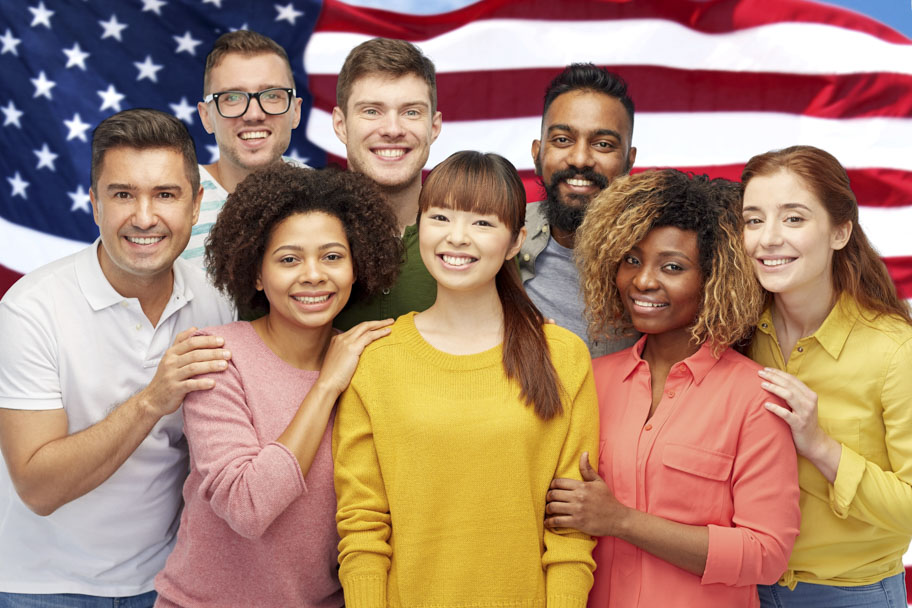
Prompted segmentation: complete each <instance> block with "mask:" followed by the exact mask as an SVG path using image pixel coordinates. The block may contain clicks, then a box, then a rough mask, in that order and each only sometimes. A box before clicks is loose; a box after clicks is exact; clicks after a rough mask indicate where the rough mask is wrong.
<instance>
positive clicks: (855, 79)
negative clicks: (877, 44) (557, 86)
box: [310, 65, 912, 122]
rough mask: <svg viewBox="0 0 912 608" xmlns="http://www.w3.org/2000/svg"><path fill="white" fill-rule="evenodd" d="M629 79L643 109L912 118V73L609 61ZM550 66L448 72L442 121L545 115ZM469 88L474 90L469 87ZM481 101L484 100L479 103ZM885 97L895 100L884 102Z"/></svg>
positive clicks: (318, 91)
mask: <svg viewBox="0 0 912 608" xmlns="http://www.w3.org/2000/svg"><path fill="white" fill-rule="evenodd" d="M604 67H606V68H608V69H609V70H612V71H615V72H617V73H618V74H620V75H621V76H622V77H623V78H624V79H625V80H626V81H627V84H628V86H629V90H630V92H631V96H632V97H633V99H634V100H635V102H636V110H637V112H713V111H721V112H754V111H763V112H784V113H790V114H804V115H807V116H815V117H817V118H872V117H887V118H912V96H910V95H908V91H910V90H912V75H909V74H894V73H864V74H847V75H835V74H818V75H803V74H783V73H758V72H730V71H713V70H696V69H694V70H682V69H677V68H666V67H662V66H650V65H636V66H618V65H605V66H604ZM554 75H555V70H554V69H551V68H538V69H524V70H491V71H484V72H456V73H442V74H439V75H438V76H437V94H438V98H437V107H438V109H440V110H441V111H442V112H443V114H444V119H445V120H446V121H447V122H449V121H453V120H457V121H458V120H479V119H482V120H486V119H495V118H511V117H514V116H540V115H541V111H542V94H543V93H542V92H543V91H544V90H545V89H546V88H547V86H548V84H549V83H550V82H551V79H552V78H554ZM336 81H337V77H336V75H335V74H317V75H313V76H311V78H310V91H311V94H312V95H313V97H314V105H315V106H316V107H318V108H320V109H321V110H325V111H327V112H329V111H331V110H332V108H333V106H335V104H336ZM467 91H471V92H472V94H471V95H467V94H466V92H467ZM479 98H480V99H482V100H483V103H478V100H479ZM885 100H890V101H889V102H885Z"/></svg>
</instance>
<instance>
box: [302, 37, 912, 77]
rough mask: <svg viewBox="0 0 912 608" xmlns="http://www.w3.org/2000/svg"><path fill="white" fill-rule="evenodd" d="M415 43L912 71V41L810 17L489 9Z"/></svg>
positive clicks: (494, 56) (449, 60) (614, 60)
mask: <svg viewBox="0 0 912 608" xmlns="http://www.w3.org/2000/svg"><path fill="white" fill-rule="evenodd" d="M370 38H371V37H370V36H365V35H362V34H350V33H340V32H316V33H314V34H313V36H311V38H310V41H309V42H308V44H307V49H306V50H305V53H304V67H305V69H306V71H307V73H309V74H338V73H339V70H340V69H341V67H342V63H343V62H344V61H345V57H346V55H348V52H349V51H350V50H351V49H352V48H354V47H355V46H356V45H358V44H360V43H361V42H364V41H365V40H368V39H370ZM418 46H419V47H421V49H422V51H423V52H424V53H426V54H427V56H428V57H430V58H431V59H432V60H433V61H434V63H435V65H436V66H437V71H438V72H440V73H446V72H469V71H480V70H514V69H532V68H542V67H554V68H562V67H564V66H565V65H567V64H569V63H572V62H575V61H591V62H593V63H596V64H601V65H658V66H663V67H673V68H680V69H686V70H724V71H734V72H783V73H794V74H853V73H859V72H861V73H865V72H896V73H899V74H912V45H909V44H895V43H890V42H884V41H883V40H881V39H879V38H876V37H874V36H871V35H869V34H864V33H861V32H857V31H854V30H849V29H845V28H841V27H837V26H832V25H823V24H816V23H777V24H773V25H764V26H759V27H754V28H750V29H747V30H741V31H737V32H729V33H725V34H704V33H701V32H697V31H695V30H691V29H689V28H687V27H685V26H683V25H680V24H678V23H676V22H673V21H667V20H662V19H618V20H609V21H545V20H531V19H528V20H520V19H487V20H479V21H473V22H471V23H468V24H466V25H464V26H462V27H460V28H458V29H455V30H452V31H449V32H447V33H445V34H442V35H440V36H437V37H436V38H432V39H430V40H427V41H424V42H421V43H419V44H418ZM536 94H538V93H537V92H536Z"/></svg>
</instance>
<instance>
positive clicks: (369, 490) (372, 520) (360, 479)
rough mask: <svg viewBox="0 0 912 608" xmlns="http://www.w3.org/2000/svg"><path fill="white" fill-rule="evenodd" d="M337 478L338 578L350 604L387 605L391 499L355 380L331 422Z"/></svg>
mask: <svg viewBox="0 0 912 608" xmlns="http://www.w3.org/2000/svg"><path fill="white" fill-rule="evenodd" d="M333 462H334V464H335V474H334V481H335V486H336V499H337V502H338V512H337V513H336V522H337V524H338V529H339V537H340V539H341V540H340V541H339V580H340V581H341V582H342V588H343V589H344V590H345V605H346V606H349V607H350V608H362V607H366V608H376V607H383V606H386V580H387V574H388V572H389V567H390V559H391V557H392V554H393V550H392V547H390V545H389V537H390V532H391V525H390V512H389V501H388V500H387V496H386V488H385V487H384V484H383V477H382V473H381V471H380V462H379V459H378V457H377V451H376V448H375V446H374V435H373V428H372V425H371V417H370V414H368V412H367V410H366V409H365V404H364V402H363V400H362V398H361V396H360V395H359V394H358V390H357V387H356V386H354V385H353V386H351V387H349V389H348V390H347V391H345V392H344V393H343V394H342V397H341V399H340V400H339V406H338V409H337V411H336V421H335V426H334V427H333Z"/></svg>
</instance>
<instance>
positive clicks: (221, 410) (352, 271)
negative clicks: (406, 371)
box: [155, 163, 400, 608]
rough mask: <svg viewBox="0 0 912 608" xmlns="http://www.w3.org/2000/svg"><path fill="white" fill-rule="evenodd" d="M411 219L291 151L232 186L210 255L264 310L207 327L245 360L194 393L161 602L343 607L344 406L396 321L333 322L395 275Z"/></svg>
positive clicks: (365, 187) (353, 179) (239, 300)
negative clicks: (337, 414)
mask: <svg viewBox="0 0 912 608" xmlns="http://www.w3.org/2000/svg"><path fill="white" fill-rule="evenodd" d="M396 226H397V224H396V218H395V216H394V215H393V214H392V211H391V210H390V209H389V206H388V205H387V204H386V201H385V200H384V198H383V196H382V195H381V194H380V193H379V191H378V190H377V189H376V186H374V184H373V183H372V182H371V181H370V180H368V179H367V178H365V177H363V176H360V175H355V174H352V173H347V172H346V173H342V172H339V171H332V170H324V171H315V170H311V169H303V168H295V167H291V166H289V165H286V164H285V163H277V164H276V165H273V166H271V167H269V168H268V169H264V170H262V171H259V172H257V173H254V174H252V175H251V176H250V177H248V178H247V179H245V180H244V181H243V182H242V183H241V184H240V185H238V187H237V189H236V190H235V192H234V193H233V194H231V196H229V197H228V202H227V203H226V204H225V207H224V208H223V209H222V211H221V213H220V214H219V218H218V221H217V222H216V224H215V227H214V228H213V229H212V231H211V233H210V236H209V239H208V242H207V246H206V262H207V265H208V266H209V270H210V273H211V275H212V277H213V280H214V282H215V284H216V285H217V286H218V287H219V288H221V289H222V290H223V291H225V292H226V293H227V294H228V295H230V296H231V297H232V298H233V300H234V302H235V304H236V305H237V306H238V309H239V311H240V312H241V314H242V315H243V316H246V317H256V316H259V315H263V316H259V318H257V319H256V320H255V321H253V322H252V323H248V322H244V321H241V322H237V323H232V324H229V325H223V326H221V327H216V328H211V329H208V330H206V331H205V332H204V333H212V334H214V335H218V336H222V337H224V339H225V348H227V349H230V351H231V361H230V362H229V363H228V365H227V366H226V368H227V369H226V370H225V371H223V372H221V373H218V374H212V375H211V378H212V379H213V380H215V388H213V389H211V390H208V391H197V392H193V393H190V394H189V395H188V396H187V399H186V400H185V401H184V404H183V415H184V433H185V434H186V437H187V441H188V444H189V447H190V475H189V477H188V478H187V481H186V483H185V484H184V503H185V506H184V510H183V514H182V515H181V522H180V529H179V531H178V534H177V544H176V546H175V547H174V551H173V552H172V553H171V555H170V556H169V558H168V561H167V563H166V564H165V568H164V569H163V570H162V572H160V573H159V575H158V576H157V577H156V579H155V587H156V590H157V591H158V594H159V596H158V602H157V604H156V606H163V607H165V608H167V607H173V606H185V607H188V608H189V607H203V606H297V607H302V608H338V607H339V606H342V603H343V598H342V589H341V587H340V585H339V580H338V576H337V574H336V556H337V551H336V543H337V542H338V537H337V536H336V530H335V512H336V502H335V495H334V492H333V485H332V469H333V463H332V458H331V449H330V443H331V440H330V436H331V433H332V425H333V422H332V421H333V406H334V404H335V401H336V398H337V397H338V396H339V394H340V393H341V392H342V390H343V389H344V388H345V387H346V386H347V385H348V381H349V379H350V378H351V376H352V373H353V372H354V369H355V365H356V364H357V362H358V356H359V354H360V352H361V350H362V349H363V348H364V346H365V345H366V344H368V343H370V342H371V341H373V340H374V339H376V338H378V337H381V336H385V335H387V334H388V333H389V325H390V323H391V321H390V320H387V321H377V322H370V323H362V324H361V325H358V326H356V327H354V328H352V329H351V330H350V331H348V332H346V333H344V334H338V333H336V332H334V330H333V328H332V322H333V319H334V318H335V316H336V315H337V314H338V313H339V311H340V310H341V309H342V307H343V306H345V303H346V302H347V301H348V300H349V297H350V296H351V295H352V292H353V291H354V292H355V294H356V295H369V294H371V293H375V292H378V291H379V290H381V289H384V288H385V287H387V286H389V285H390V284H392V282H393V280H394V279H395V276H396V269H397V268H398V261H399V254H400V247H399V236H398V230H397V228H396ZM264 313H265V314H264Z"/></svg>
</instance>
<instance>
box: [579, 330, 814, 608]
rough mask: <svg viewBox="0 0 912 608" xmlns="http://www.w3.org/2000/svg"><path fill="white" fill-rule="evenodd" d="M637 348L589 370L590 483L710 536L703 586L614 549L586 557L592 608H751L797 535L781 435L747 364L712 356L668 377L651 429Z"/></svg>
mask: <svg viewBox="0 0 912 608" xmlns="http://www.w3.org/2000/svg"><path fill="white" fill-rule="evenodd" d="M645 343H646V337H645V336H644V337H643V338H641V339H640V341H639V342H637V343H636V344H635V345H634V346H633V347H632V348H628V349H626V350H623V351H620V352H618V353H614V354H611V355H608V356H605V357H600V358H598V359H596V360H594V361H593V368H594V371H595V381H596V387H597V389H598V398H599V409H600V412H601V435H600V439H601V441H600V449H599V452H600V453H599V474H600V475H601V476H602V478H603V479H605V481H606V482H607V484H608V486H609V487H610V488H611V490H612V491H613V492H614V495H615V496H616V497H617V499H618V500H619V501H620V502H621V503H622V504H624V505H627V506H629V507H634V508H636V509H638V510H640V511H644V512H646V513H651V514H653V515H658V516H660V517H664V518H666V519H669V520H672V521H677V522H680V523H684V524H690V525H696V526H708V528H709V554H708V556H707V559H706V570H705V571H704V573H703V576H702V578H701V577H699V576H697V575H694V574H691V573H690V572H687V571H686V570H683V569H681V568H679V567H677V566H674V565H672V564H670V563H668V562H666V561H665V560H663V559H660V558H658V557H656V556H654V555H652V554H650V553H647V552H646V551H643V550H642V549H639V548H637V547H635V546H634V545H631V544H629V543H627V542H625V541H623V540H620V539H617V538H614V537H608V536H606V537H602V538H600V539H599V540H598V545H597V546H596V549H595V553H594V556H595V560H596V564H597V568H596V571H595V585H594V587H593V588H592V592H591V594H590V595H589V606H590V607H598V608H604V607H605V606H612V607H618V608H621V607H623V608H633V607H636V606H643V607H652V606H682V607H691V606H701V607H703V608H710V607H714V606H718V607H720V608H722V607H724V608H730V607H732V606H739V607H742V608H749V607H753V606H759V600H758V598H757V591H756V587H755V586H756V584H758V583H765V584H769V583H773V582H775V581H777V580H778V579H779V576H780V575H781V574H782V573H783V572H784V571H785V568H786V564H787V563H788V557H789V553H790V552H791V550H792V544H793V543H794V541H795V536H796V535H797V534H798V526H799V523H800V513H799V511H798V472H797V467H796V459H795V448H794V445H793V443H792V436H791V433H790V432H789V428H788V426H787V425H786V424H785V423H784V422H783V421H782V420H780V419H779V418H778V417H776V416H775V415H774V414H772V413H771V412H768V411H767V410H766V409H765V408H764V407H763V403H764V402H766V401H778V399H777V398H776V397H774V396H772V395H771V394H769V393H767V392H766V391H764V390H762V389H761V388H760V378H759V377H758V376H757V370H758V369H760V366H759V365H757V364H756V363H754V362H753V361H751V360H750V359H748V358H746V357H744V356H742V355H740V354H738V353H736V352H735V351H733V350H731V349H726V350H725V351H723V352H722V353H721V355H720V356H719V357H718V358H717V357H715V356H713V354H712V350H711V347H710V345H708V344H703V346H701V347H700V349H699V350H698V351H697V352H696V353H694V354H693V355H691V356H690V357H688V358H687V359H685V360H684V361H681V362H679V363H676V364H675V365H674V366H673V367H672V368H671V371H670V372H669V374H668V379H667V380H666V382H665V390H664V394H663V395H662V400H661V401H660V402H659V404H658V406H657V407H656V410H655V412H654V413H653V415H652V417H650V416H649V409H650V406H651V404H652V389H651V377H650V370H649V365H648V364H647V363H646V361H644V360H643V359H642V358H641V353H642V351H643V347H644V346H645Z"/></svg>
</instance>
